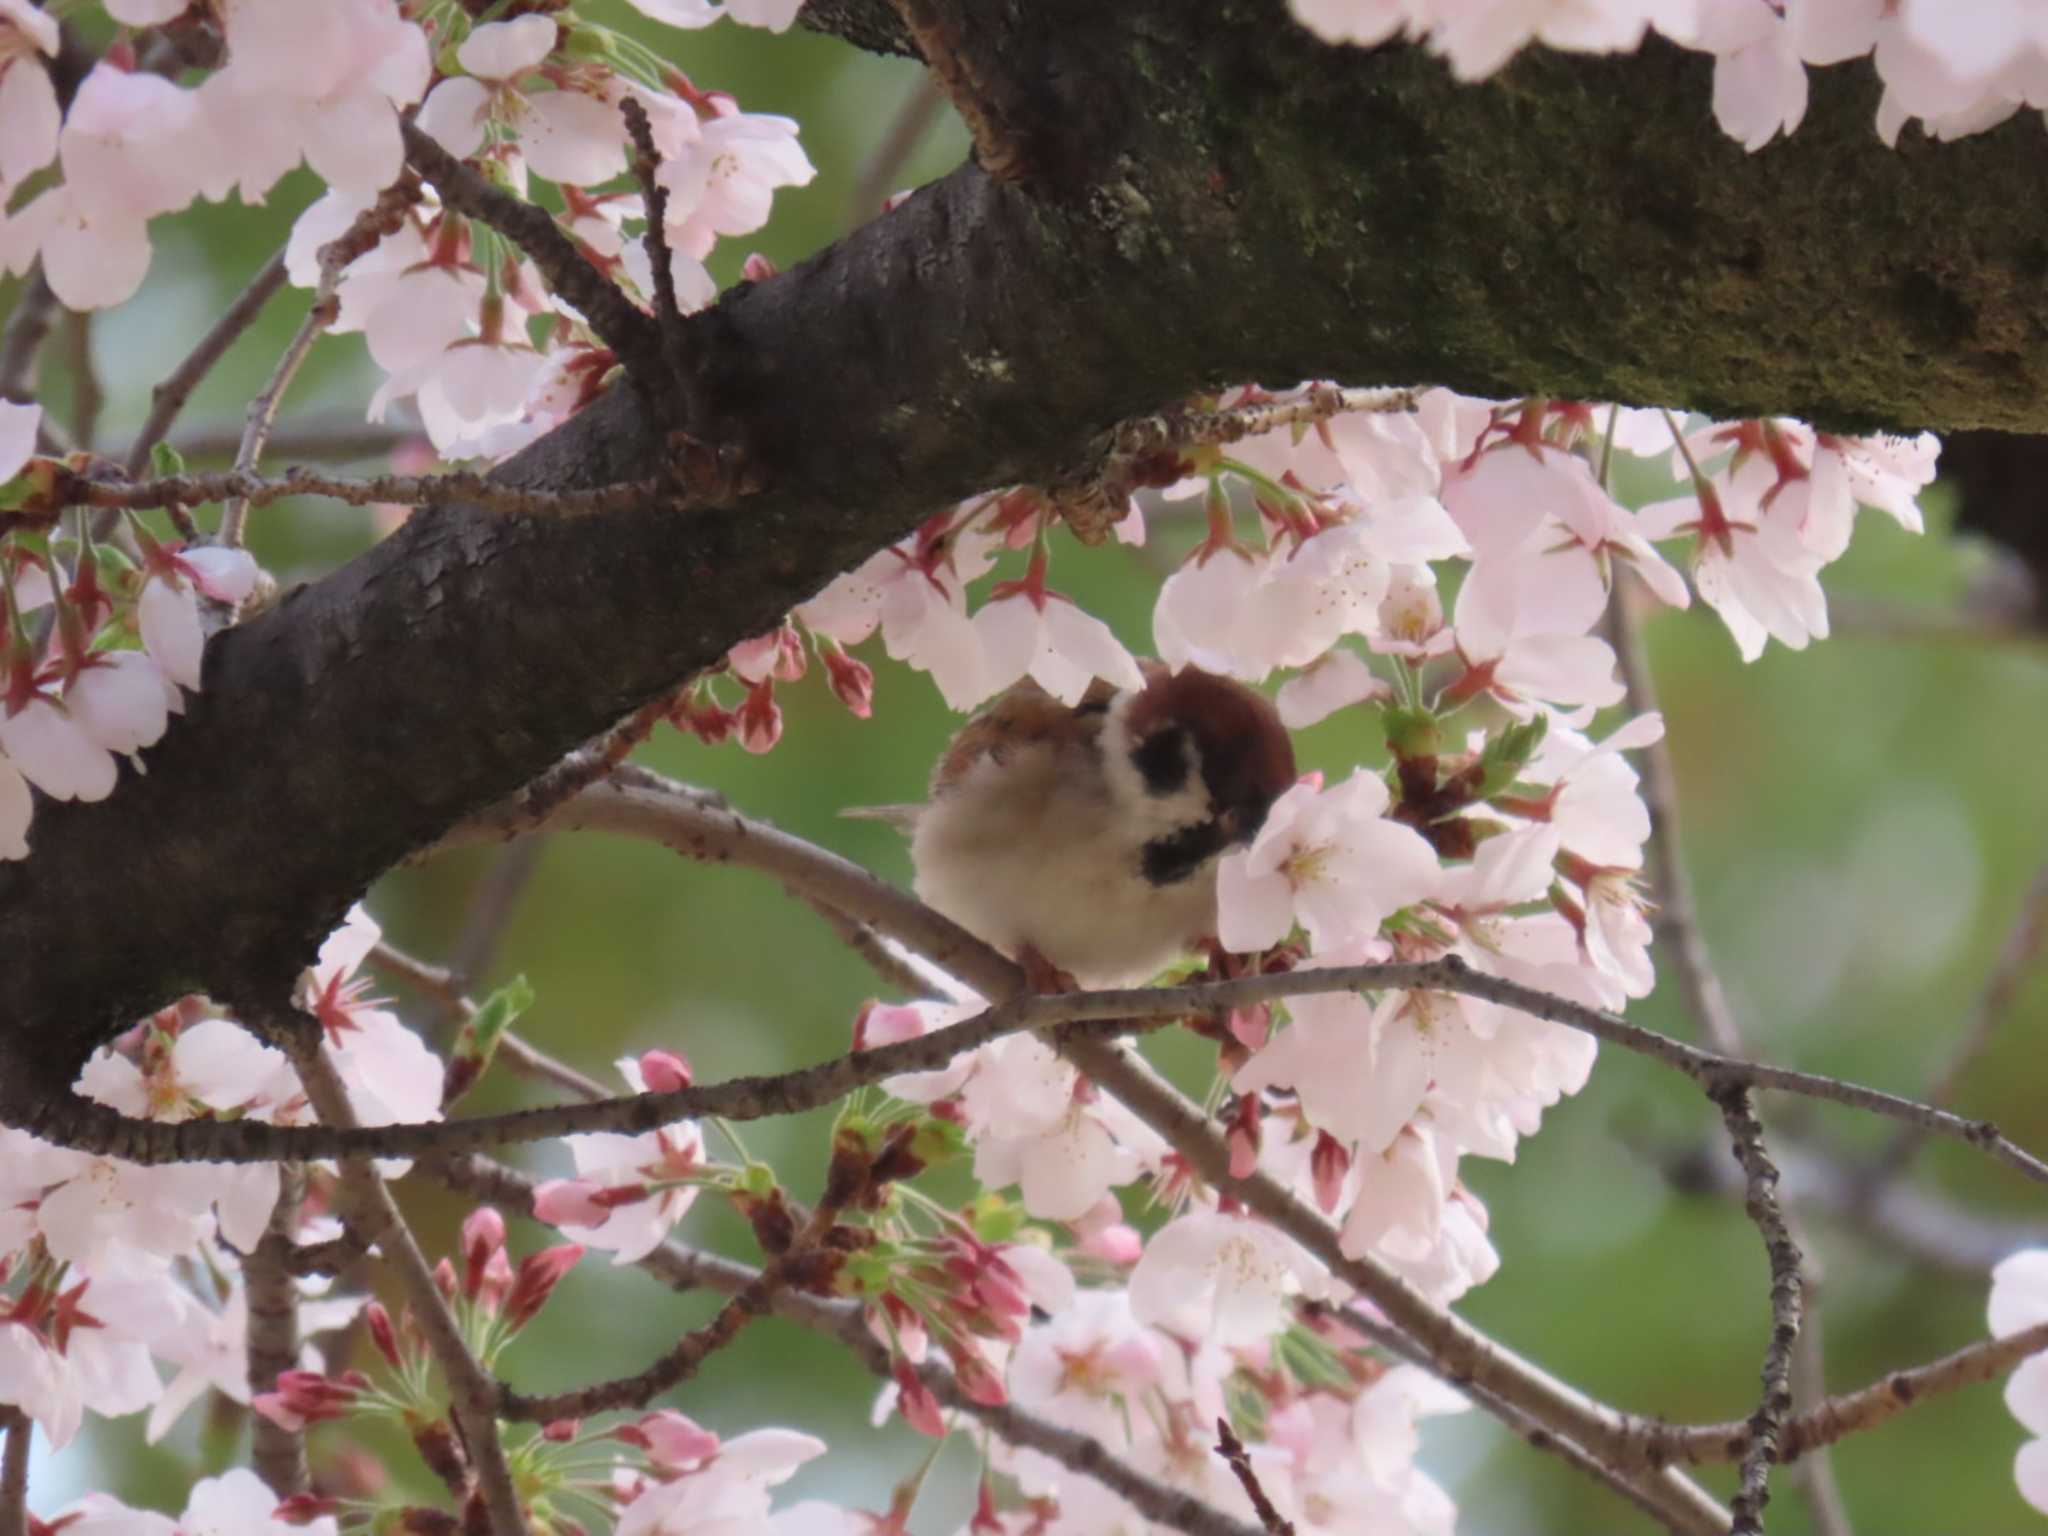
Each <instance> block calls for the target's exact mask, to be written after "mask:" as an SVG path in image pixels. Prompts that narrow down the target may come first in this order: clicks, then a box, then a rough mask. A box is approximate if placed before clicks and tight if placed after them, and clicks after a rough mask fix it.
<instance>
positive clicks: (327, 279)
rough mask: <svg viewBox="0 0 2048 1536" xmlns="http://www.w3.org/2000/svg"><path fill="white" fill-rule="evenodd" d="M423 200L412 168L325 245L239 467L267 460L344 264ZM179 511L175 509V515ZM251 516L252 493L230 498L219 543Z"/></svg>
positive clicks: (249, 415)
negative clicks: (287, 396) (273, 431)
mask: <svg viewBox="0 0 2048 1536" xmlns="http://www.w3.org/2000/svg"><path fill="white" fill-rule="evenodd" d="M419 199H420V184H419V178H417V177H416V176H413V175H411V174H409V173H408V174H406V175H403V176H401V177H400V178H399V179H398V180H397V181H395V182H393V183H392V184H391V185H390V186H388V187H386V188H385V189H384V190H383V191H382V192H380V193H378V194H377V200H376V201H375V202H373V203H371V204H370V206H369V207H367V208H365V209H364V210H363V211H362V212H361V213H359V214H357V215H356V217H355V220H354V222H353V223H351V224H350V225H349V227H348V228H347V229H346V230H344V231H342V233H341V234H340V235H338V236H337V237H335V238H334V239H333V240H330V241H328V242H327V244H325V245H323V246H321V247H320V258H319V259H320V283H319V286H318V288H316V289H315V290H314V294H313V302H312V305H311V306H310V307H309V308H308V309H307V311H306V318H305V319H304V320H303V321H302V322H301V323H300V325H299V328H298V330H297V331H295V332H293V333H292V339H291V340H290V341H289V342H287V343H286V344H285V349H284V351H283V352H282V353H281V354H280V355H279V357H278V359H277V366H276V367H274V368H273V369H271V372H270V378H269V380H268V381H267V382H266V383H265V384H264V386H263V388H262V389H261V390H260V391H258V393H257V395H256V398H255V399H253V400H251V401H250V402H249V408H248V410H247V411H246V412H245V413H244V414H243V419H242V441H241V443H240V444H239V445H238V446H237V447H236V449H235V469H236V470H237V471H238V472H239V473H242V474H254V473H255V471H256V466H257V465H258V464H259V463H261V462H262V459H263V450H264V447H265V446H266V445H267V444H268V443H269V441H270V426H271V423H272V422H274V421H275V420H277V411H278V407H279V406H281V405H282V404H284V392H285V391H286V390H287V389H290V388H291V383H292V380H293V379H294V378H296V377H297V376H298V372H299V365H300V364H302V363H304V362H305V360H306V354H307V353H309V352H311V351H312V350H313V343H314V342H316V341H318V340H319V339H320V336H321V334H322V333H323V332H324V331H326V329H327V328H328V327H329V326H330V325H332V324H334V322H335V320H336V319H337V318H338V317H339V315H340V313H341V308H340V302H339V299H338V298H337V294H338V292H339V290H340V288H341V276H342V272H343V269H345V268H346V267H347V266H348V265H349V263H350V262H352V261H354V260H355V259H356V258H357V257H358V256H361V255H363V254H365V253H366V252H368V251H370V250H373V249H375V248H376V246H377V245H378V244H379V243H380V242H382V240H383V239H384V237H385V236H386V235H389V234H392V233H394V232H395V231H396V230H397V229H398V228H399V227H400V225H401V224H402V223H403V222H404V220H405V215H406V211H407V210H408V209H410V208H411V207H412V205H413V204H414V203H416V202H418V201H419ZM175 512H176V509H175V508H173V515H175ZM248 519H249V503H248V500H247V498H245V497H236V498H235V499H233V500H231V501H229V503H228V504H227V507H226V508H225V509H224V510H223V512H222V513H221V522H220V542H221V543H223V544H225V545H228V546H229V547H231V548H232V547H234V546H236V545H239V544H240V543H241V542H242V533H243V530H244V528H245V526H246V525H247V523H248Z"/></svg>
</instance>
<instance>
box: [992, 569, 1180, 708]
mask: <svg viewBox="0 0 2048 1536" xmlns="http://www.w3.org/2000/svg"><path fill="white" fill-rule="evenodd" d="M973 624H974V634H975V638H976V639H977V640H978V641H979V642H980V650H981V653H982V657H983V668H984V670H983V672H982V677H981V683H982V687H983V688H984V689H985V690H986V691H987V693H989V694H995V693H1000V692H1002V690H1003V689H1005V688H1007V687H1009V686H1010V684H1012V683H1014V682H1016V681H1017V680H1018V679H1019V678H1021V677H1026V676H1028V677H1030V678H1031V679H1032V680H1033V681H1035V682H1036V683H1037V684H1038V685H1039V686H1040V687H1042V688H1043V689H1045V691H1046V692H1047V693H1049V694H1051V695H1052V696H1053V697H1054V698H1056V699H1058V700H1059V701H1060V702H1061V703H1062V704H1078V703H1080V702H1081V695H1082V694H1084V693H1086V692H1087V691H1088V685H1089V684H1090V683H1092V682H1093V681H1094V680H1095V679H1096V678H1098V677H1100V678H1103V679H1104V680H1106V681H1108V682H1110V683H1112V684H1114V685H1115V686H1116V687H1118V688H1128V689H1138V688H1143V687H1144V686H1145V678H1144V674H1143V673H1141V672H1139V670H1138V663H1137V662H1136V661H1135V660H1133V659H1132V657H1131V653H1130V652H1129V651H1127V650H1126V649H1124V646H1123V643H1122V642H1121V641H1119V640H1118V639H1117V638H1116V636H1115V635H1114V634H1113V633H1111V631H1110V628H1109V626H1108V625H1107V624H1105V623H1103V622H1102V620H1100V619H1098V618H1096V617H1095V616H1094V615H1092V614H1088V613H1083V612H1082V611H1081V610H1080V609H1079V608H1078V607H1076V606H1075V605H1074V604H1073V603H1072V602H1070V601H1068V600H1067V599H1066V598H1063V597H1059V596H1056V595H1053V594H1046V595H1045V596H1043V597H1040V598H1037V599H1034V598H1033V597H1032V595H1031V594H1029V593H1024V592H1019V593H1017V594H1015V595H1013V596H1008V597H999V598H997V599H996V600H995V601H993V602H990V603H986V604H984V605H983V606H982V608H981V610H980V611H979V612H978V613H976V614H975V615H974V619H973Z"/></svg>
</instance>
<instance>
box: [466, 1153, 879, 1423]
mask: <svg viewBox="0 0 2048 1536" xmlns="http://www.w3.org/2000/svg"><path fill="white" fill-rule="evenodd" d="M862 1182H863V1183H865V1179H863V1180H862ZM845 1193H847V1194H852V1195H857V1194H858V1193H859V1189H858V1188H849V1189H847V1190H846V1191H845ZM841 1209H842V1206H841V1205H840V1204H838V1203H836V1202H835V1201H832V1200H821V1201H819V1202H818V1205H817V1208H816V1209H814V1210H813V1211H812V1212H811V1214H810V1218H809V1219H808V1220H807V1221H806V1222H805V1223H804V1225H803V1227H802V1228H801V1229H800V1230H799V1231H798V1232H797V1234H796V1236H795V1238H794V1239H793V1240H792V1241H791V1242H790V1245H789V1247H788V1248H786V1249H784V1250H783V1251H782V1252H781V1253H779V1254H777V1255H775V1257H774V1258H772V1259H770V1260H769V1262H768V1264H767V1265H766V1266H765V1267H764V1268H763V1269H762V1270H761V1272H760V1273H759V1274H757V1275H755V1276H754V1278H753V1279H751V1280H749V1281H748V1282H747V1284H746V1285H745V1286H743V1287H742V1288H741V1289H740V1290H739V1291H738V1292H737V1293H735V1294H734V1296H733V1298H732V1300H730V1301H728V1302H727V1303H726V1304H725V1305H724V1306H723V1307H720V1308H719V1309H718V1315H717V1316H715V1317H713V1318H712V1319H711V1321H710V1322H708V1323H706V1324H705V1325H704V1326H703V1327H702V1328H693V1329H691V1330H690V1332H688V1333H686V1334H684V1335H683V1336H682V1337H681V1338H680V1339H678V1340H677V1341H676V1343H675V1345H674V1347H673V1348H671V1349H670V1350H669V1352H668V1353H667V1354H665V1355H663V1356H662V1357H661V1358H660V1359H659V1360H657V1361H655V1362H654V1363H653V1364H652V1365H650V1366H648V1367H647V1368H646V1369H645V1370H643V1371H638V1372H635V1373H634V1374H633V1375H631V1376H624V1377H620V1378H618V1379H617V1380H614V1381H602V1382H597V1383H595V1384H593V1385H591V1386H587V1387H578V1388H575V1389H573V1390H571V1391H568V1392H554V1393H550V1394H548V1395H547V1396H545V1397H528V1396H526V1395H525V1394H524V1393H520V1392H515V1391H513V1390H512V1389H511V1388H509V1387H503V1388H501V1389H500V1395H499V1410H498V1411H499V1412H500V1413H501V1414H502V1415H503V1416H504V1417H505V1418H508V1419H524V1420H530V1421H539V1422H541V1423H546V1422H548V1421H549V1420H552V1419H580V1418H586V1417H588V1416H589V1415H591V1414H593V1413H603V1412H605V1411H607V1410H609V1409H615V1408H641V1407H645V1406H646V1405H647V1404H648V1403H650V1402H652V1401H653V1400H654V1399H655V1398H657V1397H659V1396H660V1395H661V1394H662V1393H664V1392H666V1391H668V1390H669V1389H670V1388H672V1387H677V1386H681V1385H682V1384H683V1383H684V1382H686V1381H688V1380H689V1379H690V1378H691V1377H692V1376H694V1375H696V1374H697V1370H698V1367H700V1366H701V1365H703V1363H704V1362H705V1361H706V1360H707V1359H709V1358H710V1357H711V1356H712V1355H714V1354H716V1353H717V1352H718V1351H719V1350H721V1349H723V1348H725V1347H726V1346H727V1345H728V1344H730V1343H731V1342H732V1341H733V1340H734V1339H735V1338H737V1337H738V1336H739V1331H740V1330H741V1329H742V1328H744V1327H745V1326H746V1325H747V1324H748V1323H750V1322H752V1321H753V1320H754V1319H755V1318H757V1317H760V1316H762V1315H763V1314H764V1313H767V1312H769V1311H771V1310H772V1309H773V1307H774V1304H775V1299H776V1297H777V1296H779V1295H780V1294H781V1293H782V1292H783V1291H784V1290H786V1289H789V1288H790V1287H791V1286H793V1285H795V1284H797V1283H798V1282H799V1280H800V1277H801V1276H802V1274H803V1272H804V1270H805V1269H806V1268H807V1267H809V1266H810V1265H811V1264H812V1263H813V1262H814V1261H815V1259H816V1257H817V1255H818V1250H819V1248H820V1246H821V1245H822V1244H823V1243H824V1241H825V1239H826V1237H827V1236H828V1234H830V1232H831V1231H832V1228H833V1226H834V1225H835V1224H836V1223H837V1221H838V1219H839V1212H840V1210H841Z"/></svg>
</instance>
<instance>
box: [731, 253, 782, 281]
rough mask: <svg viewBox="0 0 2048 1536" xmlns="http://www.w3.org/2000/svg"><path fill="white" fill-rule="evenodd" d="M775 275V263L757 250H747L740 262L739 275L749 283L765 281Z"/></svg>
mask: <svg viewBox="0 0 2048 1536" xmlns="http://www.w3.org/2000/svg"><path fill="white" fill-rule="evenodd" d="M775 275H776V267H775V263H774V262H772V261H770V260H769V259H768V258H767V257H766V256H763V255H762V254H761V253H760V252H759V251H749V252H747V259H746V260H745V261H743V262H741V263H740V276H741V277H743V278H745V279H746V280H747V281H748V282H750V283H765V282H767V281H768V279H769V278H771V277H773V276H775Z"/></svg>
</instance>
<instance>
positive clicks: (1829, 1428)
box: [1655, 1323, 2048, 1466]
mask: <svg viewBox="0 0 2048 1536" xmlns="http://www.w3.org/2000/svg"><path fill="white" fill-rule="evenodd" d="M2044 1349H2048V1323H2036V1324H2035V1325H2034V1326H2033V1327H2032V1328H2028V1329H2026V1330H2024V1331H2023V1332H2020V1333H2014V1334H2008V1335H2007V1336H2006V1337H2004V1338H2002V1339H1979V1340H1978V1341H1977V1342H1976V1343H1974V1344H1971V1345H1969V1346H1967V1347H1965V1348H1963V1349H1959V1350H1957V1351H1956V1352H1955V1353H1954V1354H1951V1355H1944V1356H1942V1358H1941V1359H1939V1360H1932V1361H1929V1362H1928V1363H1927V1364H1926V1365H1917V1366H1913V1367H1911V1368H1910V1369H1907V1370H1900V1371H1891V1372H1888V1373H1886V1374H1885V1375H1884V1376H1882V1377H1880V1378H1879V1379H1878V1380H1876V1381H1873V1382H1872V1383H1871V1384H1870V1385H1869V1386H1867V1387H1861V1388H1859V1389H1857V1390H1856V1391H1854V1392H1845V1393H1843V1394H1842V1395H1841V1396H1840V1397H1831V1398H1829V1399H1827V1400H1826V1401H1825V1402H1823V1403H1820V1404H1818V1405H1817V1406H1815V1407H1813V1408H1811V1409H1808V1410H1807V1411H1806V1412H1804V1413H1801V1414H1799V1415H1797V1416H1796V1417H1794V1418H1792V1419H1789V1420H1787V1421H1786V1423H1785V1425H1784V1427H1783V1428H1782V1429H1781V1430H1780V1432H1779V1435H1778V1459H1779V1460H1780V1461H1783V1462H1786V1463H1788V1464H1789V1463H1791V1462H1795V1461H1797V1460H1798V1459H1799V1458H1800V1457H1802V1456H1808V1455H1811V1454H1813V1452H1815V1451H1816V1450H1818V1449H1819V1448H1821V1447H1822V1446H1828V1445H1833V1444H1835V1443H1836V1442H1837V1441H1840V1440H1846V1439H1847V1438H1848V1437H1849V1436H1850V1435H1853V1434H1861V1433H1862V1432H1863V1431H1865V1430H1868V1429H1875V1428H1876V1427H1877V1426H1878V1425H1880V1424H1882V1423H1884V1422H1885V1421H1886V1420H1888V1419H1893V1418H1896V1417H1898V1415H1900V1414H1902V1413H1904V1412H1905V1411H1906V1410H1907V1409H1909V1408H1915V1407H1918V1406H1919V1405H1920V1404H1921V1403H1924V1402H1927V1401H1928V1400H1930V1399H1932V1398H1936V1397H1942V1396H1945V1395H1946V1394H1948V1393H1950V1392H1955V1391H1958V1390H1960V1389H1961V1388H1963V1387H1970V1386H1975V1385H1977V1384H1978V1383H1979V1382H1986V1381H1996V1380H1997V1379H1998V1378H1999V1377H2001V1376H2003V1375H2005V1373H2006V1372H2008V1371H2010V1370H2011V1369H2012V1368H2013V1367H2014V1366H2016V1365H2018V1364H2019V1363H2020V1362H2021V1361H2022V1360H2025V1359H2026V1358H2027V1357H2028V1356H2030V1355H2037V1354H2039V1353H2041V1351H2043V1350H2044ZM1655 1449H1656V1452H1657V1454H1659V1455H1660V1456H1662V1457H1664V1458H1665V1459H1667V1460H1671V1461H1683V1462H1687V1463H1690V1464H1692V1465H1694V1466H1704V1465H1709V1464H1711V1463H1715V1462H1731V1461H1739V1460H1740V1459H1741V1458H1742V1457H1743V1455H1744V1454H1746V1452H1747V1451H1748V1449H1749V1423H1748V1421H1747V1420H1743V1419H1735V1420H1731V1421H1728V1422H1726V1423H1721V1424H1695V1425H1689V1426H1684V1427H1681V1426H1678V1425H1662V1426H1659V1427H1658V1428H1657V1430H1656V1432H1655Z"/></svg>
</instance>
